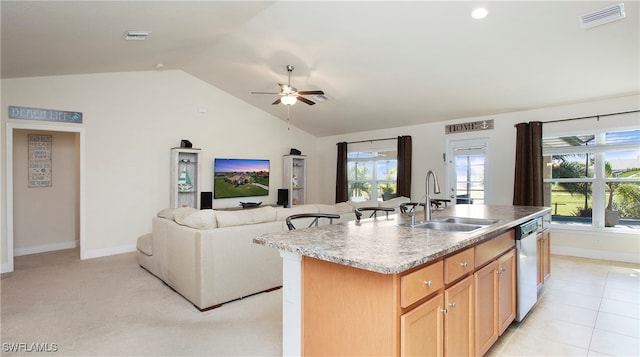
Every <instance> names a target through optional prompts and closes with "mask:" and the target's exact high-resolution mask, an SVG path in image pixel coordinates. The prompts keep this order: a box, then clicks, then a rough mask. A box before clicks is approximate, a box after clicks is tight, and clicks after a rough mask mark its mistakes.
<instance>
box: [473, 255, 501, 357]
mask: <svg viewBox="0 0 640 357" xmlns="http://www.w3.org/2000/svg"><path fill="white" fill-rule="evenodd" d="M498 272H499V269H498V262H497V261H496V260H494V261H492V262H491V263H489V264H488V265H487V266H485V267H484V268H482V269H480V270H478V271H477V272H476V273H475V274H474V283H475V309H476V315H475V317H476V322H475V332H476V337H475V349H476V350H475V351H476V355H478V356H482V355H483V354H485V352H487V351H488V350H489V348H491V345H493V343H494V342H496V341H497V340H498V291H499V290H498V274H497V273H498Z"/></svg>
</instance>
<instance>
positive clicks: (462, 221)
mask: <svg viewBox="0 0 640 357" xmlns="http://www.w3.org/2000/svg"><path fill="white" fill-rule="evenodd" d="M498 222H499V220H498V219H486V218H467V217H442V218H435V219H434V220H432V221H429V222H422V223H418V224H414V225H412V224H410V223H401V224H399V225H400V226H404V227H412V228H423V229H433V230H437V231H446V232H464V233H470V232H473V231H475V230H478V229H481V228H484V227H486V226H489V225H491V224H494V223H498Z"/></svg>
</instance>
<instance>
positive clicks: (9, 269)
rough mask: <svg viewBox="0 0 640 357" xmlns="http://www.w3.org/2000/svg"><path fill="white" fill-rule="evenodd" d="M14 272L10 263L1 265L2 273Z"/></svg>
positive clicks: (0, 271)
mask: <svg viewBox="0 0 640 357" xmlns="http://www.w3.org/2000/svg"><path fill="white" fill-rule="evenodd" d="M11 272H13V267H12V266H9V263H7V264H2V265H0V273H2V274H4V273H11Z"/></svg>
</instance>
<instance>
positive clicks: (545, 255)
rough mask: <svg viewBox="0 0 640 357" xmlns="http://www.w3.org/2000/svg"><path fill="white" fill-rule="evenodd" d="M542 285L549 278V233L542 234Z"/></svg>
mask: <svg viewBox="0 0 640 357" xmlns="http://www.w3.org/2000/svg"><path fill="white" fill-rule="evenodd" d="M541 263H542V264H540V265H541V267H542V270H541V273H542V283H543V284H544V282H545V281H547V279H549V277H550V276H551V232H550V231H545V232H542V260H541Z"/></svg>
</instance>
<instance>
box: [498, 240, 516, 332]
mask: <svg viewBox="0 0 640 357" xmlns="http://www.w3.org/2000/svg"><path fill="white" fill-rule="evenodd" d="M498 290H499V292H498V335H499V336H502V334H503V333H504V331H506V330H507V327H509V325H510V324H511V323H512V322H513V320H515V318H516V250H515V249H512V250H510V251H509V252H507V253H506V254H504V255H503V256H501V257H500V258H499V259H498Z"/></svg>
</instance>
